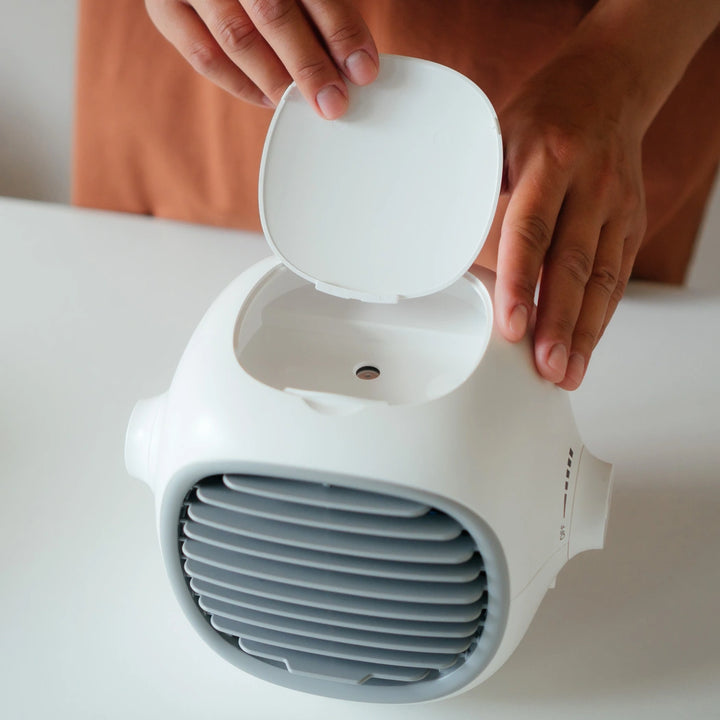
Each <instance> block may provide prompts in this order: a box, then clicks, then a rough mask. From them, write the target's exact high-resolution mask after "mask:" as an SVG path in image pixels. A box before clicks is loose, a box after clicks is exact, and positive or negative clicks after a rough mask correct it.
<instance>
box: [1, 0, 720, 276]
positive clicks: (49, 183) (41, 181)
mask: <svg viewBox="0 0 720 720" xmlns="http://www.w3.org/2000/svg"><path fill="white" fill-rule="evenodd" d="M97 1H98V2H112V0H97ZM75 4H76V0H0V18H2V22H0V195H8V196H12V197H23V198H30V199H34V200H44V201H49V202H61V203H66V202H68V201H69V199H70V158H71V144H72V108H73V76H74V66H75V29H76V21H77V13H76V7H75ZM718 122H720V118H719V119H718ZM718 278H720V182H718V183H716V187H715V192H714V195H713V199H712V202H711V206H710V209H709V212H708V215H707V217H706V220H705V224H704V229H703V233H702V236H701V238H700V241H699V245H698V249H697V252H696V256H695V259H694V262H693V266H692V268H691V272H690V277H689V284H690V285H691V286H692V287H696V288H698V289H714V288H717V287H718Z"/></svg>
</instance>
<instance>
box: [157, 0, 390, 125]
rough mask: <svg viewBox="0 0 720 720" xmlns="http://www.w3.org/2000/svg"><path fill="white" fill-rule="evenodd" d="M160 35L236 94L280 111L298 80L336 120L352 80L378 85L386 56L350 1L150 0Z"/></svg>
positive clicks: (310, 97)
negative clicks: (380, 53) (287, 91)
mask: <svg viewBox="0 0 720 720" xmlns="http://www.w3.org/2000/svg"><path fill="white" fill-rule="evenodd" d="M145 5H146V7H147V11H148V14H149V15H150V18H151V20H152V21H153V22H154V23H155V25H156V26H157V28H158V30H160V32H161V33H162V34H163V35H164V36H165V37H166V38H167V39H168V40H169V41H170V42H171V43H172V44H173V45H174V46H175V47H176V48H177V49H178V51H179V52H180V54H181V55H182V56H183V57H184V58H185V59H186V60H187V61H188V62H189V63H190V65H192V67H193V68H194V69H195V70H196V71H197V72H199V73H200V74H201V75H204V76H205V77H207V78H208V79H209V80H211V81H212V82H214V83H215V84H216V85H219V86H220V87H221V88H223V89H224V90H227V91H228V92H229V93H231V94H232V95H235V96H236V97H238V98H240V99H242V100H246V101H247V102H251V103H254V104H256V105H264V106H266V107H273V106H275V105H277V103H278V101H279V100H280V98H281V97H282V94H283V92H284V91H285V89H286V88H287V86H288V85H289V84H290V83H291V82H292V81H293V80H294V81H295V82H296V83H297V86H298V89H299V90H300V92H301V93H302V94H303V96H304V97H305V99H306V100H307V101H308V103H309V104H310V106H311V107H313V108H314V109H315V111H316V112H317V113H318V114H319V115H321V116H322V117H324V118H326V119H328V120H334V119H336V118H339V117H340V116H341V115H343V114H344V113H345V111H346V110H347V106H348V91H347V86H346V84H345V80H346V79H347V80H350V81H351V82H352V83H354V84H356V85H367V84H369V83H371V82H372V81H373V80H374V79H375V78H376V77H377V72H378V65H379V59H378V52H377V49H376V47H375V43H374V42H373V39H372V36H371V35H370V31H369V30H368V28H367V25H366V24H365V22H364V21H363V19H362V17H360V15H359V13H358V12H357V10H356V9H355V8H354V7H353V5H352V4H351V3H350V2H348V1H347V0H145Z"/></svg>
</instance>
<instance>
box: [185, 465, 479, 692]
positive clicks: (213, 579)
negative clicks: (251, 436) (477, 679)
mask: <svg viewBox="0 0 720 720" xmlns="http://www.w3.org/2000/svg"><path fill="white" fill-rule="evenodd" d="M179 540H180V555H181V558H182V560H183V568H184V573H185V578H186V581H187V583H188V586H189V588H190V591H191V593H192V596H193V598H194V600H195V602H196V604H197V606H198V607H199V608H200V610H201V611H202V613H203V615H204V616H205V618H206V619H207V620H208V622H209V623H210V625H211V626H212V627H213V628H214V629H215V630H216V631H217V632H218V633H220V634H221V635H222V636H223V637H224V638H225V639H226V640H228V641H229V642H231V643H233V644H234V645H235V646H236V647H238V648H239V649H240V650H241V651H243V652H244V653H247V654H248V655H252V656H254V657H255V658H256V659H257V660H259V661H262V662H265V663H268V664H271V665H274V666H276V667H282V668H285V669H287V670H288V671H290V672H292V673H297V674H300V675H305V676H309V677H314V678H318V679H323V680H330V681H337V682H342V683H351V684H354V685H359V684H365V685H405V684H408V683H419V682H426V681H429V680H433V679H437V678H439V677H441V676H444V675H446V674H447V673H449V672H452V671H453V670H455V669H457V668H458V667H460V666H461V665H462V664H463V663H464V661H465V660H466V658H467V657H468V656H469V655H470V653H472V651H473V650H474V648H475V645H476V642H477V640H478V639H479V637H480V635H481V634H482V632H483V627H484V622H485V617H486V612H487V611H486V608H487V599H488V594H487V580H486V574H485V569H484V565H483V558H482V556H481V554H480V552H479V550H478V548H477V546H476V544H475V542H474V540H473V539H472V537H471V536H470V535H469V534H468V533H467V532H466V531H465V530H464V529H463V527H462V525H461V524H460V523H459V522H457V521H456V520H455V519H453V518H452V517H450V516H449V515H447V514H446V513H444V512H442V511H440V510H438V509H436V508H434V507H432V506H431V505H426V504H422V503H420V502H416V501H414V500H408V499H405V498H401V497H397V496H393V495H386V494H384V493H377V492H368V491H364V490H359V489H355V488H346V487H341V486H337V485H331V484H324V483H316V482H306V481H300V480H289V479H283V478H274V477H256V476H248V475H225V476H223V477H220V476H216V477H211V478H206V479H204V480H201V481H200V482H198V483H197V484H196V485H195V486H194V487H193V489H192V490H191V492H190V493H189V494H188V496H187V498H186V502H185V503H184V505H183V510H182V514H181V518H180V532H179Z"/></svg>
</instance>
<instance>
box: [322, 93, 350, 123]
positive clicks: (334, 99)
mask: <svg viewBox="0 0 720 720" xmlns="http://www.w3.org/2000/svg"><path fill="white" fill-rule="evenodd" d="M315 101H316V102H317V104H318V107H319V108H320V112H321V113H322V114H323V115H324V116H325V118H326V119H328V120H335V118H339V117H340V116H341V115H342V114H343V113H344V112H345V110H347V104H348V101H347V98H346V97H345V96H344V95H343V94H342V93H341V92H340V90H339V89H338V88H337V87H335V85H328V86H326V87H324V88H323V89H322V90H321V91H320V92H319V93H318V94H317V96H316V98H315Z"/></svg>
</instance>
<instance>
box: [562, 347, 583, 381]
mask: <svg viewBox="0 0 720 720" xmlns="http://www.w3.org/2000/svg"><path fill="white" fill-rule="evenodd" d="M584 375H585V358H584V357H583V356H582V355H581V354H580V353H573V354H572V355H570V359H569V360H568V364H567V371H566V372H565V377H566V378H568V379H569V380H570V381H571V382H573V383H574V384H576V385H580V383H581V382H582V380H583V376H584Z"/></svg>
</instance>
